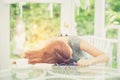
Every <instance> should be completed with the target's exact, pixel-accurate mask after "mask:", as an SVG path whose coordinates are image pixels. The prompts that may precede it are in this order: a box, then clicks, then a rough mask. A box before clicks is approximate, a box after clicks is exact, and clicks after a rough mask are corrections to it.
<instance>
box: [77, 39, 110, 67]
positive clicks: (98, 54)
mask: <svg viewBox="0 0 120 80" xmlns="http://www.w3.org/2000/svg"><path fill="white" fill-rule="evenodd" d="M80 49H81V50H83V51H85V52H87V53H88V54H90V55H92V56H93V58H91V59H89V60H84V59H82V60H79V61H78V64H79V65H86V66H87V65H92V64H97V63H102V62H107V61H108V60H109V58H108V56H107V55H106V54H105V53H104V52H102V51H101V50H99V49H97V48H96V47H95V46H93V45H91V44H89V43H88V42H87V41H85V40H81V41H80Z"/></svg>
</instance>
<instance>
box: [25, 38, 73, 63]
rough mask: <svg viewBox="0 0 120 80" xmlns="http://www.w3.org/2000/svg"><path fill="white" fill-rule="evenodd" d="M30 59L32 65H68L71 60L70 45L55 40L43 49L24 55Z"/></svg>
mask: <svg viewBox="0 0 120 80" xmlns="http://www.w3.org/2000/svg"><path fill="white" fill-rule="evenodd" d="M23 57H24V58H28V59H29V63H30V64H35V63H57V64H60V63H67V62H68V61H69V60H70V58H71V51H70V49H69V47H68V45H67V44H66V43H65V42H63V41H60V40H55V41H52V42H51V43H49V44H48V45H46V46H45V47H44V48H43V49H39V50H32V51H28V52H26V53H25V54H24V55H23Z"/></svg>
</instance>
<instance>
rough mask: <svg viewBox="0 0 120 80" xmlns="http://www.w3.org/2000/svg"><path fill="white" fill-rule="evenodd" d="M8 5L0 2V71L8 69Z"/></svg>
mask: <svg viewBox="0 0 120 80" xmlns="http://www.w3.org/2000/svg"><path fill="white" fill-rule="evenodd" d="M9 17H10V16H9V5H8V4H5V3H4V2H3V0H0V70H3V69H8V67H9V64H10V63H9V61H10V58H9V53H10V50H9V49H10V48H9V41H10V40H9V35H10V34H9V32H10V27H9Z"/></svg>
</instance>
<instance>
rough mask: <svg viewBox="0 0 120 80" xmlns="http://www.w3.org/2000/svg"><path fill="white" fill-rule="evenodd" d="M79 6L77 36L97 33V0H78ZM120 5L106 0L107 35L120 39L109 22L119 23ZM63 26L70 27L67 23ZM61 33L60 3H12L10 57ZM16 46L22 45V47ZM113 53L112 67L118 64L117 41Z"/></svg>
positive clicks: (76, 20) (112, 0)
mask: <svg viewBox="0 0 120 80" xmlns="http://www.w3.org/2000/svg"><path fill="white" fill-rule="evenodd" d="M79 2H80V3H79ZM76 5H77V7H75V8H74V18H75V25H76V27H75V29H76V34H77V35H78V36H84V35H94V17H95V14H94V13H95V0H79V1H78V2H77V3H76ZM119 7H120V2H119V0H105V14H104V15H105V21H104V23H105V24H104V26H105V36H106V38H110V39H117V38H118V29H114V28H113V27H112V28H111V27H109V25H120V15H119V14H120V8H119ZM66 13H67V12H66ZM67 14H70V13H67ZM64 18H65V17H64ZM64 25H65V27H69V25H68V24H64ZM21 26H22V27H21ZM21 33H22V34H21ZM60 34H61V5H60V4H59V3H52V4H51V3H15V4H10V52H11V53H10V57H11V58H19V54H20V53H22V52H21V50H22V51H23V50H29V49H32V48H34V47H36V46H37V45H39V43H41V42H42V41H43V40H46V39H49V38H52V37H54V36H59V35H60ZM16 43H17V44H16ZM17 46H19V50H18V48H17ZM113 53H114V55H113V56H114V61H113V66H116V55H117V44H115V45H114V52H113Z"/></svg>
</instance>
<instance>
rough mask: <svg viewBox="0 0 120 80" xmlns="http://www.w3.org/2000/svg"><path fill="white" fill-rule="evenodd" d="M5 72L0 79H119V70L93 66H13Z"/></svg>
mask: <svg viewBox="0 0 120 80" xmlns="http://www.w3.org/2000/svg"><path fill="white" fill-rule="evenodd" d="M6 73H7V72H6ZM6 73H5V76H4V75H2V76H0V80H120V70H118V69H113V68H108V67H95V66H91V67H76V66H52V68H49V69H41V68H40V69H39V68H35V67H29V68H24V69H20V68H15V67H14V68H11V71H10V72H9V73H7V75H6Z"/></svg>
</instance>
